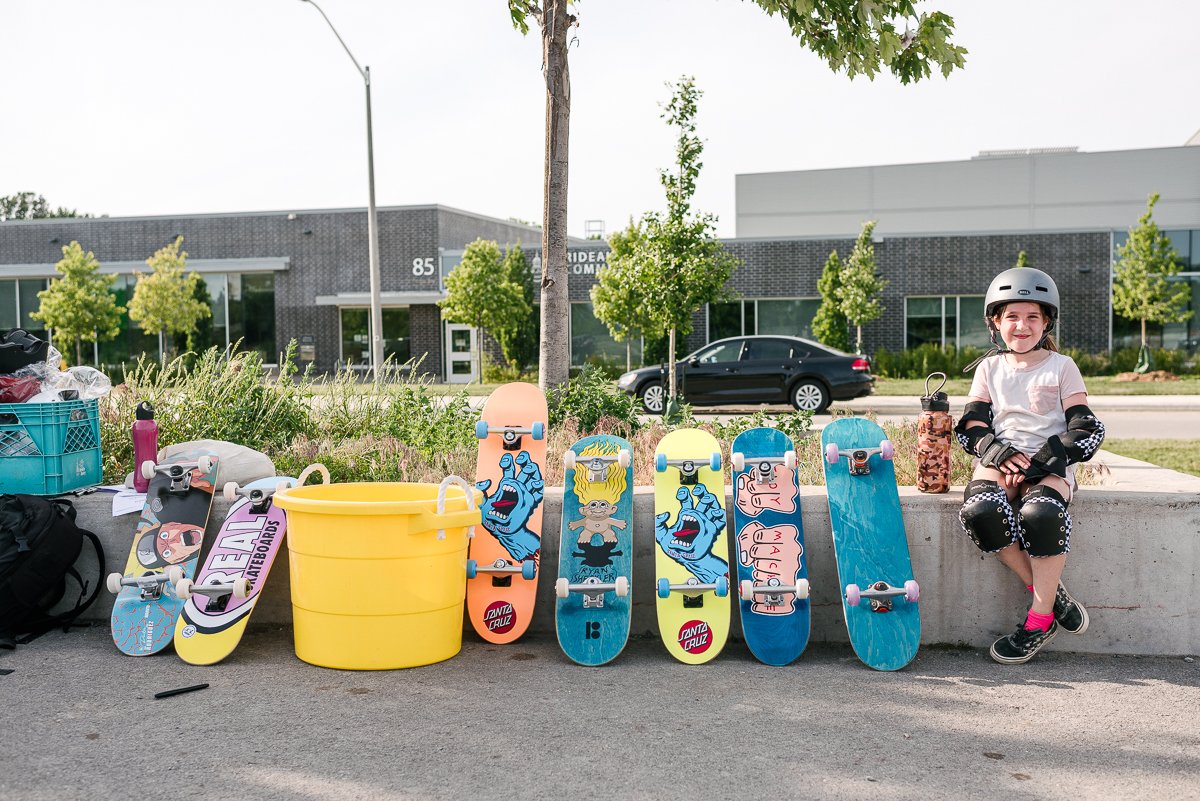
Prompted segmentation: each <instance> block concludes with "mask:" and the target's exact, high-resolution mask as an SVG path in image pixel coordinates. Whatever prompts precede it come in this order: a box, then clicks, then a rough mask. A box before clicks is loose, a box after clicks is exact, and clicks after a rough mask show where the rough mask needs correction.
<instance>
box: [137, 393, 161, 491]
mask: <svg viewBox="0 0 1200 801" xmlns="http://www.w3.org/2000/svg"><path fill="white" fill-rule="evenodd" d="M134 416H135V417H136V418H137V419H135V420H134V421H133V488H134V490H136V491H137V492H145V491H146V490H147V489H148V488H149V487H150V479H148V478H142V462H153V461H157V460H158V423H156V422H154V407H153V406H151V405H150V404H149V402H148V401H142V402H141V403H139V404H138V405H137V411H135V412H134Z"/></svg>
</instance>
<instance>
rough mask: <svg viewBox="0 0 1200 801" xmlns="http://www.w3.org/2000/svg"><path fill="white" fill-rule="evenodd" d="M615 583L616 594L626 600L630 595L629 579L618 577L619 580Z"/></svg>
mask: <svg viewBox="0 0 1200 801" xmlns="http://www.w3.org/2000/svg"><path fill="white" fill-rule="evenodd" d="M614 583H615V584H616V585H617V586H616V588H615V589H614V590H613V591H614V592H616V594H617V597H618V598H625V597H626V596H628V595H629V579H628V578H626V577H625V576H617V580H616V581H615V582H614Z"/></svg>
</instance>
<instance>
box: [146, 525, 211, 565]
mask: <svg viewBox="0 0 1200 801" xmlns="http://www.w3.org/2000/svg"><path fill="white" fill-rule="evenodd" d="M203 542H204V527H203V526H197V525H195V524H193V523H171V522H167V523H160V524H158V525H154V526H150V527H149V528H148V529H145V530H144V533H143V534H142V535H141V539H140V540H138V546H137V559H138V562H139V563H140V564H141V565H142V567H147V568H150V567H163V566H166V565H177V564H179V563H180V562H184V561H187V560H188V559H189V558H191V557H193V556H195V555H196V554H197V553H198V552H199V550H200V546H201V544H202V543H203Z"/></svg>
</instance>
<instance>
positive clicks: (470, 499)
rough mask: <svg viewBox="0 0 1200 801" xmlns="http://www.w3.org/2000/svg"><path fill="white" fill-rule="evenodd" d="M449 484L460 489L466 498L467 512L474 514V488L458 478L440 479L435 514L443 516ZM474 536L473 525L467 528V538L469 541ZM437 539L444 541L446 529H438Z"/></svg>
mask: <svg viewBox="0 0 1200 801" xmlns="http://www.w3.org/2000/svg"><path fill="white" fill-rule="evenodd" d="M451 484H455V485H458V486H460V487H462V491H463V494H464V495H465V496H466V498H467V511H468V512H474V511H475V488H474V487H472V486H470V485H469V484H467V482H466V481H465V480H463V479H462V478H459V477H458V476H446V477H445V478H443V479H442V483H441V484H439V485H438V497H437V512H438V514H439V515H444V514H445V513H446V490H447V489H448V488H449V487H450V485H451ZM474 536H475V526H474V525H471V526H468V527H467V538H468V539H470V538H471V537H474ZM437 538H438V539H439V540H444V539H446V529H444V528H439V529H438V533H437Z"/></svg>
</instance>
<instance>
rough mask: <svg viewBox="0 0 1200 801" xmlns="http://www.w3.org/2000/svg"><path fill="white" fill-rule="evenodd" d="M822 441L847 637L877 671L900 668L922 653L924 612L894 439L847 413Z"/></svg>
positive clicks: (828, 427) (869, 422)
mask: <svg viewBox="0 0 1200 801" xmlns="http://www.w3.org/2000/svg"><path fill="white" fill-rule="evenodd" d="M821 445H822V446H823V448H824V452H825V485H826V489H827V490H828V494H829V518H830V523H831V524H832V526H833V549H834V553H835V554H836V556H837V568H838V583H839V585H840V587H841V592H842V609H843V611H844V612H845V615H846V628H847V629H849V631H850V643H851V645H853V646H854V652H855V653H856V654H857V655H858V658H859V659H861V660H862V661H863V662H865V663H866V664H868V665H870V666H871V667H873V668H875V669H876V670H899V669H900V668H902V667H904V666H905V665H907V664H908V663H909V662H911V661H912V659H913V657H914V656H916V654H917V648H918V646H919V645H920V642H921V613H920V608H919V606H918V600H919V597H920V588H919V587H918V586H917V582H916V581H915V580H914V578H913V570H912V561H911V559H910V558H909V554H908V538H907V537H906V535H905V533H904V520H903V519H902V518H901V516H900V494H899V491H898V490H897V488H896V469H895V467H894V465H893V464H892V456H893V448H892V443H891V442H890V441H889V440H888V439H887V435H885V434H884V432H883V429H882V428H880V427H879V426H877V425H876V424H875V423H872V422H871V421H870V420H864V419H862V418H861V417H847V418H840V419H838V420H834V421H833V422H832V423H830V424H829V425H827V426H826V427H825V428H824V430H822V432H821Z"/></svg>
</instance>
